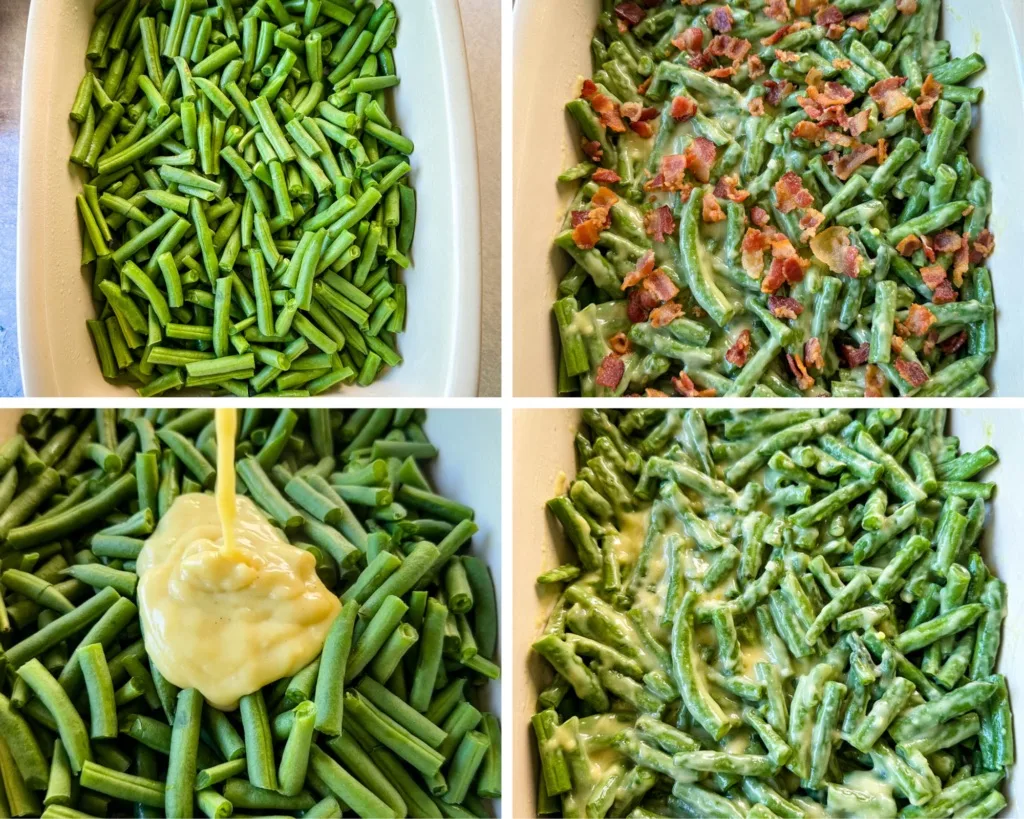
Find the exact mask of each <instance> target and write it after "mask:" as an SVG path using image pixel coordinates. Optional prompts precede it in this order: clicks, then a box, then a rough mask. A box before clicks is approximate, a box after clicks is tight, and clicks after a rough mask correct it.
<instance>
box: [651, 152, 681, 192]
mask: <svg viewBox="0 0 1024 819" xmlns="http://www.w3.org/2000/svg"><path fill="white" fill-rule="evenodd" d="M685 176H686V157H685V156H684V155H683V154H669V155H668V156H663V157H662V158H661V163H660V164H659V165H658V173H657V174H655V175H654V177H653V178H652V179H651V180H650V181H648V182H647V183H646V184H645V185H644V189H645V190H648V191H686V192H687V195H686V198H687V199H688V198H689V190H690V186H689V185H687V184H686V182H685Z"/></svg>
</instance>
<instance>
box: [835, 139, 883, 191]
mask: <svg viewBox="0 0 1024 819" xmlns="http://www.w3.org/2000/svg"><path fill="white" fill-rule="evenodd" d="M829 154H830V156H828V157H827V161H828V163H829V165H831V166H832V173H834V174H835V175H836V177H837V178H838V179H841V180H842V181H844V182H845V181H846V180H847V179H849V178H850V177H851V176H853V173H854V171H856V170H857V168H859V167H860V166H861V165H863V164H864V163H865V162H869V161H870V160H872V159H874V158H875V157H876V156H877V155H878V149H877V148H876V147H875V146H874V145H865V144H864V143H863V142H855V143H854V144H853V147H852V149H851V150H850V152H849V153H847V154H839V153H837V152H836V151H830V152H829Z"/></svg>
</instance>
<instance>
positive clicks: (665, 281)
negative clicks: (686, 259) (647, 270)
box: [644, 270, 679, 302]
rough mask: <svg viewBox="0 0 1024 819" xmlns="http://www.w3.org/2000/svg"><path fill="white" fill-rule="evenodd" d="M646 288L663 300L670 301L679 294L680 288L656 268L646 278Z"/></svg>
mask: <svg viewBox="0 0 1024 819" xmlns="http://www.w3.org/2000/svg"><path fill="white" fill-rule="evenodd" d="M644 289H645V290H647V291H648V292H649V293H651V294H653V295H654V296H656V297H657V298H658V300H659V301H663V302H665V301H669V300H671V299H673V298H675V297H676V296H677V295H678V294H679V288H678V287H676V285H675V283H674V282H673V281H672V279H670V278H669V277H668V276H667V275H666V274H665V273H663V272H662V271H661V270H655V271H654V272H653V273H651V274H650V275H649V276H648V277H647V278H645V279H644Z"/></svg>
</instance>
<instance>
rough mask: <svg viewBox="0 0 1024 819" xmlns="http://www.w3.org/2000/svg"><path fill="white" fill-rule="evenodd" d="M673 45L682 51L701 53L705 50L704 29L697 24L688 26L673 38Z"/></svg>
mask: <svg viewBox="0 0 1024 819" xmlns="http://www.w3.org/2000/svg"><path fill="white" fill-rule="evenodd" d="M672 45H674V46H675V47H676V48H678V49H679V50H680V51H688V52H689V53H691V54H699V53H700V52H701V51H703V50H704V30H703V29H700V28H697V27H696V26H694V27H693V28H688V29H686V30H685V31H683V32H680V33H679V34H678V35H676V36H675V37H674V38H673V39H672Z"/></svg>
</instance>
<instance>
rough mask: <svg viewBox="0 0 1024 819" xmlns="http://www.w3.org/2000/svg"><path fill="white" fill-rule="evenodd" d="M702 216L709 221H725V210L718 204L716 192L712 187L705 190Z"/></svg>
mask: <svg viewBox="0 0 1024 819" xmlns="http://www.w3.org/2000/svg"><path fill="white" fill-rule="evenodd" d="M701 218H702V219H703V220H704V221H705V222H708V223H710V222H724V221H725V211H724V210H722V206H721V205H719V204H718V200H717V199H715V194H714V192H713V191H712V190H710V189H708V190H705V191H704V199H703V200H702V201H701Z"/></svg>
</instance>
